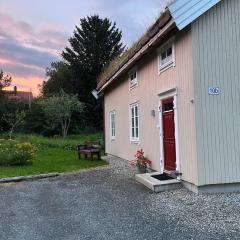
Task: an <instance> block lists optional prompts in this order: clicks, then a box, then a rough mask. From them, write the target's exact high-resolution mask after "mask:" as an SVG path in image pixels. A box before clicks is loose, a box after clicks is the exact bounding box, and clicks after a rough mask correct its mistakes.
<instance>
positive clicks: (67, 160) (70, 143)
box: [0, 134, 106, 178]
mask: <svg viewBox="0 0 240 240" xmlns="http://www.w3.org/2000/svg"><path fill="white" fill-rule="evenodd" d="M0 138H1V136H0ZM101 138H102V135H101V134H94V135H83V136H70V137H68V138H67V139H61V138H45V137H42V136H33V135H18V136H16V137H15V139H16V140H18V141H20V142H26V141H27V142H30V143H32V144H33V145H34V146H35V148H36V149H37V152H36V154H35V156H34V160H33V162H32V163H30V164H29V165H26V166H11V167H0V178H4V177H12V176H26V175H34V174H40V173H51V172H72V171H77V170H80V169H84V168H91V167H96V166H102V165H105V164H106V162H105V161H103V160H97V159H96V160H91V159H80V160H79V159H78V157H77V152H76V150H75V149H76V144H77V143H83V142H84V141H85V140H100V139H101Z"/></svg>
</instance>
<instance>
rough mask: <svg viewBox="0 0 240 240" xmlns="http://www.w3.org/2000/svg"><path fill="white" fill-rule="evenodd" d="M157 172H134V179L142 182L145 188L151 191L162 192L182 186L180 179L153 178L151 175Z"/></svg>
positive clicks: (157, 173)
mask: <svg viewBox="0 0 240 240" xmlns="http://www.w3.org/2000/svg"><path fill="white" fill-rule="evenodd" d="M159 174H161V173H159V172H153V173H144V174H135V180H136V181H137V182H139V183H142V184H143V185H144V186H146V187H147V188H149V189H151V190H152V191H153V192H156V193H158V192H164V191H171V190H175V189H179V188H181V187H182V184H181V181H179V180H177V179H169V180H164V181H160V180H158V179H156V178H153V177H152V176H153V175H159Z"/></svg>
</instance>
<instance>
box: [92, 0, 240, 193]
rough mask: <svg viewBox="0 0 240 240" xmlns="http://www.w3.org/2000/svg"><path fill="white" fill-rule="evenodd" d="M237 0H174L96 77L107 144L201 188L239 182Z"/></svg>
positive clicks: (230, 187)
mask: <svg viewBox="0 0 240 240" xmlns="http://www.w3.org/2000/svg"><path fill="white" fill-rule="evenodd" d="M239 58H240V1H239V0H201V1H198V0H175V1H173V2H172V4H170V5H169V6H168V7H167V8H166V10H165V11H164V12H163V13H162V14H161V16H160V17H159V18H158V19H157V21H156V22H155V23H154V24H153V25H152V26H151V28H149V30H148V31H147V33H146V34H145V35H144V36H143V37H142V38H141V39H140V40H139V41H138V42H137V43H136V44H134V45H133V46H132V48H130V49H129V50H128V51H126V52H125V53H123V54H122V55H121V56H120V57H119V58H117V59H115V60H114V61H113V62H112V63H110V65H109V66H108V67H107V68H106V69H105V70H104V72H103V73H102V74H101V76H100V77H99V81H98V87H97V88H98V89H97V90H98V92H99V94H101V95H102V96H103V97H104V122H105V147H106V152H107V153H108V154H110V155H114V156H118V157H120V158H122V159H126V160H132V159H133V158H134V153H135V152H136V151H137V150H138V149H140V148H142V149H143V150H144V152H145V153H146V155H147V156H148V158H149V159H151V160H152V170H155V171H158V172H161V173H162V172H166V173H169V174H170V173H176V175H177V176H178V178H180V179H181V181H182V183H183V184H184V186H185V187H187V188H189V189H191V190H193V191H195V192H198V191H205V192H216V191H219V192H221V191H236V190H240V147H239V146H240V107H239V103H240V93H239V91H240V61H239Z"/></svg>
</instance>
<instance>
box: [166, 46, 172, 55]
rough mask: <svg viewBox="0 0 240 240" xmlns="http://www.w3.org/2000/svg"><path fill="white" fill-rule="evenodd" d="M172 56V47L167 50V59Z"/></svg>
mask: <svg viewBox="0 0 240 240" xmlns="http://www.w3.org/2000/svg"><path fill="white" fill-rule="evenodd" d="M171 55H172V47H170V48H169V49H168V50H167V57H169V56H171Z"/></svg>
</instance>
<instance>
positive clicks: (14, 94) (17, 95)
mask: <svg viewBox="0 0 240 240" xmlns="http://www.w3.org/2000/svg"><path fill="white" fill-rule="evenodd" d="M4 94H5V96H7V98H8V99H9V100H15V101H20V102H26V103H30V102H32V100H33V94H32V92H31V91H19V90H18V89H17V87H16V86H14V87H13V90H5V91H4Z"/></svg>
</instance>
